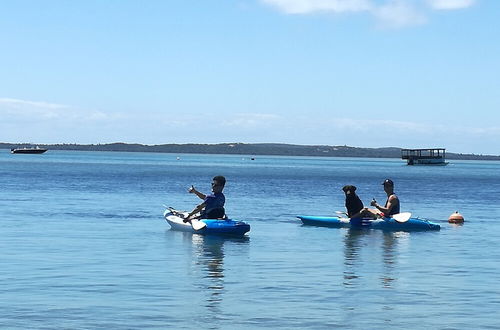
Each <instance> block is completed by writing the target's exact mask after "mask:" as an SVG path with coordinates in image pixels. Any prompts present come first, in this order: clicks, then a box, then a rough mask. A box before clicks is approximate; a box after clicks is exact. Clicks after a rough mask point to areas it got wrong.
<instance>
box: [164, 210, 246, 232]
mask: <svg viewBox="0 0 500 330" xmlns="http://www.w3.org/2000/svg"><path fill="white" fill-rule="evenodd" d="M187 215H188V212H183V211H176V210H174V209H172V208H168V209H166V210H165V212H164V213H163V216H164V217H165V220H166V221H167V222H168V223H169V225H170V227H171V228H172V230H178V231H184V232H190V233H196V234H201V235H226V236H243V235H245V233H247V232H249V231H250V225H249V224H248V223H246V222H243V221H236V220H231V219H201V220H199V222H200V223H203V224H204V225H203V228H201V229H199V230H195V229H194V228H193V227H194V226H193V225H191V224H190V223H189V222H187V223H186V222H184V221H183V220H184V218H185V217H186V216H187ZM195 221H198V220H195Z"/></svg>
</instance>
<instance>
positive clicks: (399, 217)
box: [391, 212, 411, 222]
mask: <svg viewBox="0 0 500 330" xmlns="http://www.w3.org/2000/svg"><path fill="white" fill-rule="evenodd" d="M410 217H411V213H410V212H402V213H397V214H393V215H391V218H393V219H394V220H396V221H397V222H406V221H408V220H409V219H410Z"/></svg>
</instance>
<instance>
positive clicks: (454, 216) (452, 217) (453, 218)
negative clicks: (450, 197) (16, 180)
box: [448, 211, 464, 223]
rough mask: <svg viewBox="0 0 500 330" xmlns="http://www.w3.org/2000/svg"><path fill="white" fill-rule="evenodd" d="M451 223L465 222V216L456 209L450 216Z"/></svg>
mask: <svg viewBox="0 0 500 330" xmlns="http://www.w3.org/2000/svg"><path fill="white" fill-rule="evenodd" d="M448 222H449V223H463V222H464V217H463V216H462V215H461V214H460V213H458V211H456V212H455V213H453V214H452V215H450V217H449V218H448Z"/></svg>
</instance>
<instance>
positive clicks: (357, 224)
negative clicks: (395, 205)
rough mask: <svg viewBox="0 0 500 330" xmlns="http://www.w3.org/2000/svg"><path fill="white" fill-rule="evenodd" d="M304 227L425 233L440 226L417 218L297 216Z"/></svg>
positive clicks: (438, 228)
mask: <svg viewBox="0 0 500 330" xmlns="http://www.w3.org/2000/svg"><path fill="white" fill-rule="evenodd" d="M297 218H299V219H300V220H301V221H302V223H303V224H304V225H309V226H320V227H333V228H360V229H362V228H366V229H381V230H387V231H425V230H440V229H441V226H440V225H439V224H437V223H433V222H430V221H428V220H423V219H419V218H410V219H409V220H408V221H405V222H398V221H396V220H395V219H393V218H382V219H361V218H353V219H349V218H342V217H335V216H332V217H323V216H310V215H299V216H297Z"/></svg>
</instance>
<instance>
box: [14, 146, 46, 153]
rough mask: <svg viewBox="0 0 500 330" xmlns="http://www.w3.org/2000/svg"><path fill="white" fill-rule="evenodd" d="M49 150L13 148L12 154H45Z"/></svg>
mask: <svg viewBox="0 0 500 330" xmlns="http://www.w3.org/2000/svg"><path fill="white" fill-rule="evenodd" d="M45 151H47V149H44V148H40V147H38V146H37V147H35V148H26V147H24V148H12V149H10V152H11V153H12V154H43V153H44V152H45Z"/></svg>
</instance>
